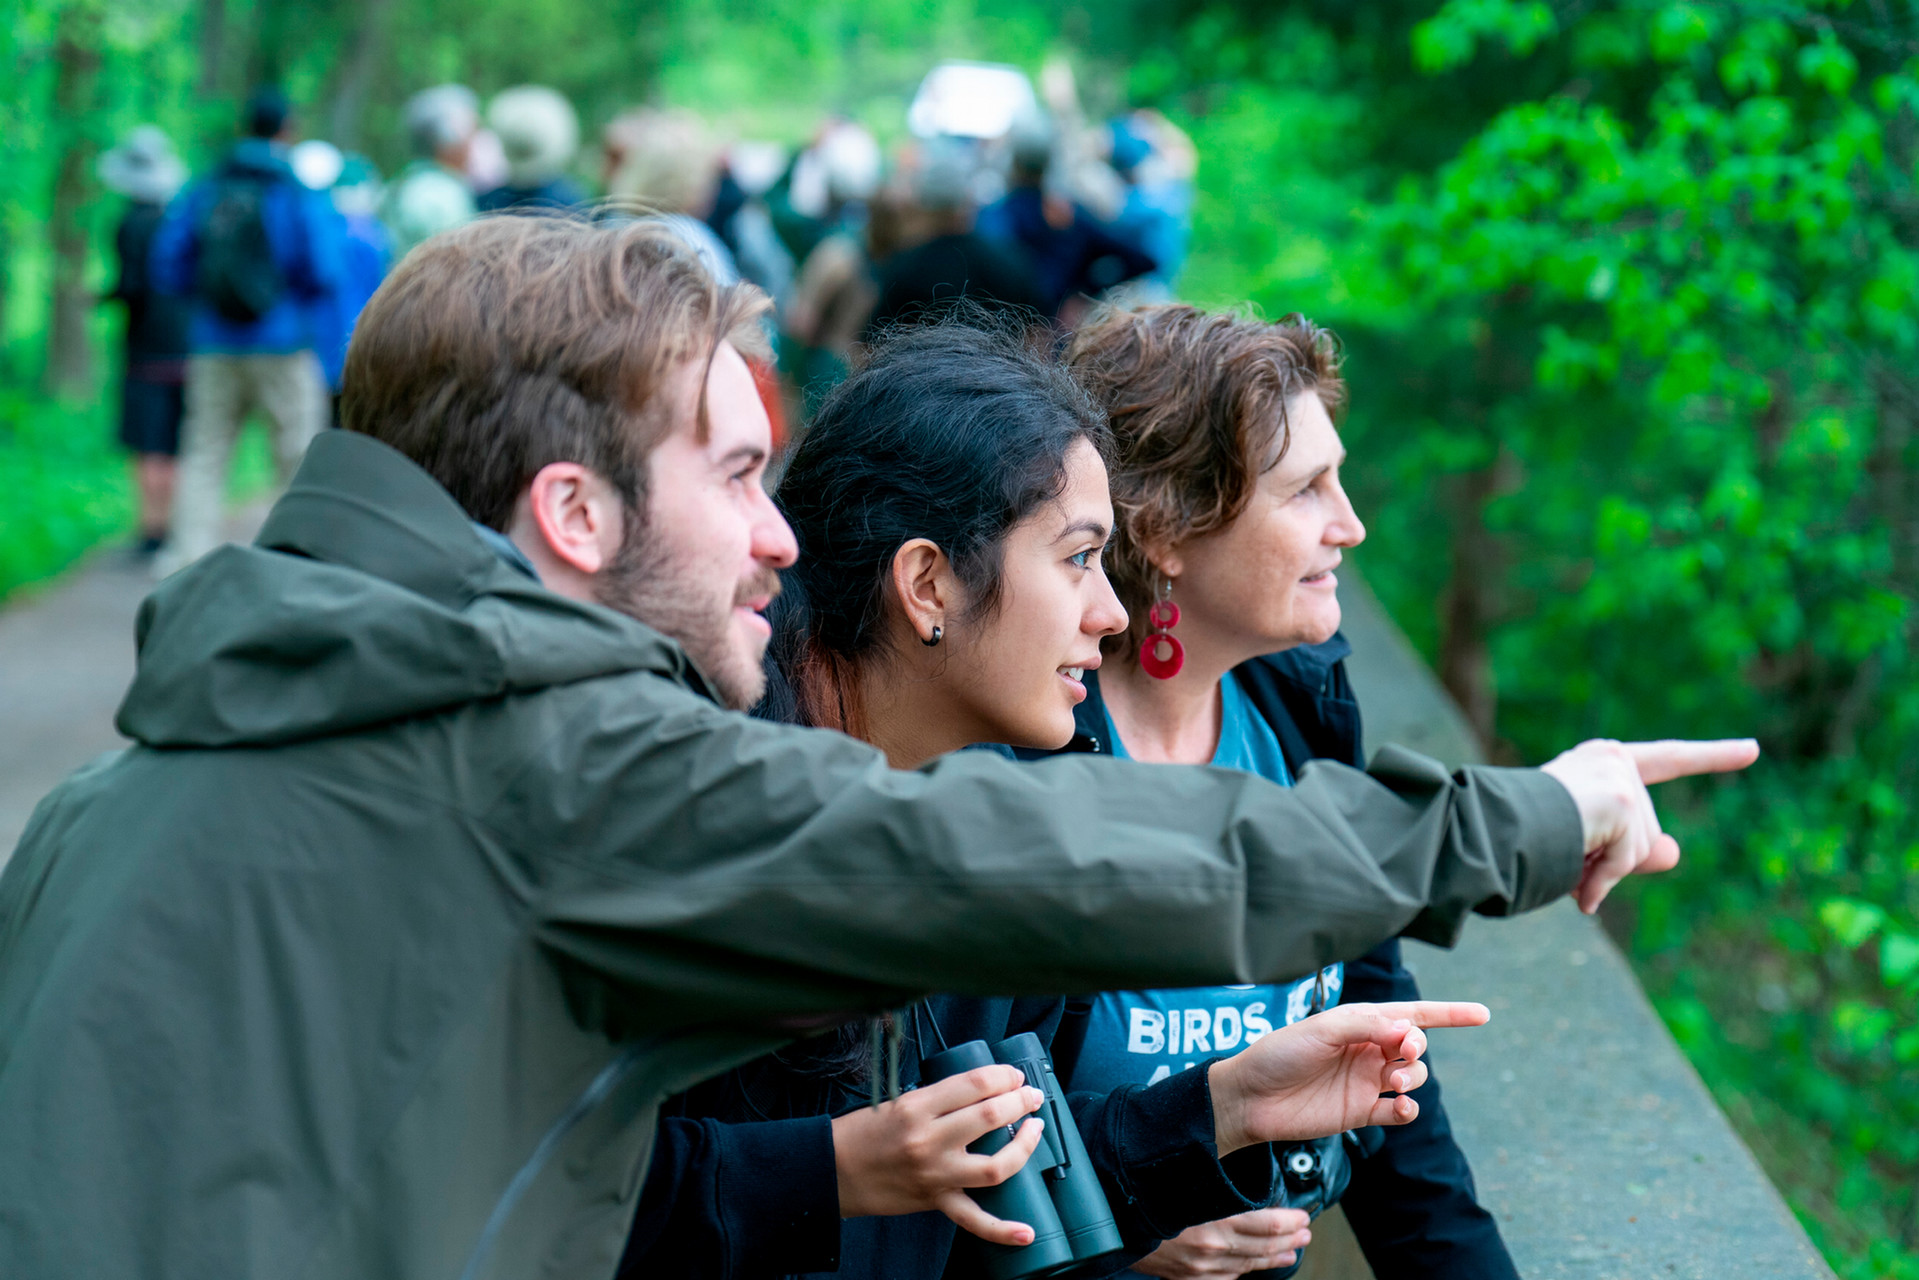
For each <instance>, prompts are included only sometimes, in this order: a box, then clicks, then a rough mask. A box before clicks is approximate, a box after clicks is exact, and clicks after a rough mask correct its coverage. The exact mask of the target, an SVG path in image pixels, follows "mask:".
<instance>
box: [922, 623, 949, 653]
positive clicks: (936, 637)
mask: <svg viewBox="0 0 1919 1280" xmlns="http://www.w3.org/2000/svg"><path fill="white" fill-rule="evenodd" d="M945 635H946V631H945V629H944V628H942V627H934V628H933V635H932V638H930V639H927V640H922V641H920V643H921V644H923V645H925V646H926V647H927V648H929V649H931V648H932V647H933V646H934V645H936V644H938V643H939V642H940V640H941V638H942V637H944V636H945Z"/></svg>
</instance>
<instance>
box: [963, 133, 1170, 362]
mask: <svg viewBox="0 0 1919 1280" xmlns="http://www.w3.org/2000/svg"><path fill="white" fill-rule="evenodd" d="M1007 141H1008V143H1009V144H1010V146H1011V151H1012V156H1011V161H1012V163H1011V172H1010V173H1009V175H1008V190H1007V192H1006V194H1005V195H1004V196H1002V197H1001V198H1000V199H998V200H996V201H994V202H993V203H992V204H990V205H988V206H987V207H986V208H985V209H983V210H981V211H980V215H979V231H980V234H981V235H983V236H985V237H987V238H988V239H990V240H995V241H997V242H999V243H1001V244H1005V245H1017V246H1019V247H1020V248H1021V249H1022V250H1023V251H1024V252H1025V254H1026V258H1027V260H1028V261H1029V262H1031V263H1032V264H1033V278H1034V282H1035V284H1036V285H1037V286H1038V289H1039V292H1040V297H1041V308H1042V310H1044V311H1045V313H1046V314H1047V315H1048V316H1051V317H1054V318H1055V319H1059V320H1061V321H1063V322H1064V323H1065V324H1066V326H1067V327H1068V328H1070V327H1072V324H1073V322H1074V321H1076V320H1077V319H1078V317H1079V315H1080V314H1082V313H1083V311H1084V309H1085V305H1086V303H1087V302H1088V301H1089V300H1090V299H1094V298H1098V297H1100V296H1101V295H1103V294H1104V293H1106V291H1107V290H1109V289H1112V288H1114V287H1115V286H1117V285H1120V284H1123V283H1125V282H1126V281H1128V280H1132V279H1134V278H1136V277H1138V276H1142V275H1145V274H1147V273H1148V272H1150V271H1152V270H1154V269H1155V268H1156V267H1157V265H1158V264H1157V263H1156V262H1155V261H1154V259H1153V258H1152V257H1151V256H1149V255H1148V254H1147V253H1146V252H1145V251H1144V250H1143V249H1142V248H1141V247H1140V246H1139V245H1138V244H1137V243H1135V242H1133V241H1131V240H1128V239H1126V238H1124V237H1121V236H1119V235H1116V234H1114V233H1113V232H1112V231H1111V230H1109V229H1107V228H1106V227H1105V226H1103V225H1102V224H1101V223H1100V221H1099V219H1097V218H1095V217H1094V216H1093V215H1092V213H1091V212H1089V211H1088V210H1087V209H1086V208H1085V206H1084V205H1082V204H1080V203H1079V201H1077V200H1075V199H1074V198H1073V197H1072V195H1071V194H1069V193H1068V192H1067V190H1066V189H1065V188H1064V186H1063V185H1062V184H1060V183H1058V182H1054V181H1052V180H1051V179H1052V178H1053V176H1054V175H1053V170H1054V168H1055V165H1054V153H1055V151H1056V149H1057V146H1058V137H1057V131H1056V130H1055V129H1054V127H1053V122H1052V120H1051V119H1050V118H1049V117H1047V116H1046V115H1045V114H1044V113H1042V112H1040V111H1037V110H1034V111H1029V112H1026V113H1023V114H1022V115H1021V116H1020V118H1019V119H1017V120H1015V121H1014V124H1013V128H1012V131H1011V133H1010V134H1009V135H1008V139H1007Z"/></svg>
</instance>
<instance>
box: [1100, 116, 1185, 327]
mask: <svg viewBox="0 0 1919 1280" xmlns="http://www.w3.org/2000/svg"><path fill="white" fill-rule="evenodd" d="M1107 137H1108V146H1109V148H1110V150H1109V151H1108V153H1107V160H1108V161H1109V163H1110V164H1111V165H1112V167H1113V169H1114V171H1115V172H1117V173H1118V174H1119V176H1120V177H1121V178H1122V179H1124V180H1125V183H1126V192H1125V199H1124V201H1123V203H1122V204H1121V206H1120V211H1119V214H1118V216H1116V217H1115V218H1114V219H1113V224H1112V227H1113V232H1114V234H1116V235H1118V236H1120V237H1121V238H1122V239H1125V240H1127V241H1129V242H1131V243H1132V244H1134V245H1136V246H1137V247H1138V248H1139V249H1140V250H1141V251H1143V252H1144V253H1145V254H1146V256H1147V257H1149V258H1151V259H1152V260H1153V262H1154V266H1153V269H1152V270H1151V271H1150V272H1148V273H1147V274H1146V275H1145V276H1143V277H1142V278H1140V279H1139V280H1136V281H1134V282H1133V284H1132V287H1131V288H1130V290H1129V293H1130V295H1131V298H1132V300H1133V301H1135V302H1170V301H1172V298H1173V293H1174V290H1175V289H1176V288H1178V286H1179V273H1180V269H1181V268H1182V267H1184V266H1185V265H1186V246H1187V242H1188V241H1189V240H1190V239H1191V237H1192V230H1193V183H1194V179H1195V178H1196V176H1197V175H1198V172H1199V152H1198V150H1197V149H1196V148H1195V147H1194V146H1193V142H1192V139H1190V138H1188V137H1187V136H1186V134H1185V133H1184V132H1183V131H1182V130H1181V129H1180V128H1179V126H1178V125H1175V124H1174V123H1173V122H1172V121H1171V120H1168V119H1167V118H1166V117H1165V116H1163V115H1161V114H1160V113H1159V112H1157V111H1135V112H1133V113H1131V114H1130V115H1126V116H1122V117H1121V118H1119V119H1117V120H1114V121H1113V122H1112V123H1111V124H1109V125H1108V126H1107Z"/></svg>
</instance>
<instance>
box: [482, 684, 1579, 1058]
mask: <svg viewBox="0 0 1919 1280" xmlns="http://www.w3.org/2000/svg"><path fill="white" fill-rule="evenodd" d="M560 694H564V695H565V696H559V695H560ZM541 717H550V719H547V720H544V721H543V720H541V719H540V718H541ZM515 723H516V728H517V729H518V730H519V731H521V732H524V731H525V730H527V729H532V730H533V731H535V732H540V731H541V730H542V729H543V728H545V727H549V726H550V730H551V731H550V732H541V734H540V737H538V738H533V739H530V740H531V741H536V742H539V743H540V745H539V746H538V747H537V748H535V749H534V750H533V756H532V758H531V759H530V760H527V761H526V762H525V763H524V766H523V768H522V769H521V770H520V773H519V776H518V778H517V779H510V780H508V781H506V782H505V784H504V785H503V786H502V787H501V788H500V790H499V792H498V794H499V799H498V800H497V802H496V803H494V804H492V805H490V806H489V807H488V809H487V811H486V821H487V823H488V825H489V826H491V827H493V828H494V829H495V830H498V831H501V832H504V833H509V834H508V838H507V842H506V843H507V844H508V845H509V846H511V847H510V849H508V848H503V849H502V850H501V852H500V855H499V856H501V857H503V858H509V857H513V858H519V859H521V860H522V861H521V864H520V865H519V866H515V867H504V866H503V867H502V868H501V870H502V873H503V874H504V875H507V876H510V877H511V878H512V880H513V882H515V883H520V884H523V885H526V886H527V890H528V893H529V897H530V902H529V907H530V909H531V911H532V914H533V923H534V927H535V928H536V929H537V931H538V936H539V938H540V940H541V942H542V943H543V944H544V945H545V946H547V947H549V948H551V949H552V950H553V951H554V952H555V953H556V955H558V956H562V957H565V958H567V959H568V960H570V961H571V962H573V963H574V964H577V965H579V966H581V967H583V968H584V969H585V970H587V971H590V972H596V973H598V974H600V975H601V976H602V977H604V978H605V979H607V980H609V981H610V982H611V983H612V984H613V986H614V987H616V988H620V987H627V988H638V989H640V990H643V991H644V992H645V993H646V995H647V1003H648V1007H649V1011H650V1012H651V1013H652V1014H654V1015H656V1016H657V1017H659V1018H661V1019H664V1020H665V1025H666V1026H669V1027H670V1026H672V1025H675V1024H678V1025H690V1024H692V1023H694V1022H706V1023H709V1024H710V1023H711V1022H713V1021H714V1020H719V1021H721V1022H728V1023H733V1024H735V1025H738V1023H739V1022H740V1020H742V1019H744V1020H747V1021H750V1022H754V1023H757V1024H758V1025H761V1026H766V1025H769V1024H770V1023H772V1022H774V1021H777V1020H780V1019H783V1018H792V1017H796V1016H805V1015H817V1014H821V1013H835V1014H839V1015H841V1016H844V1015H845V1014H846V1013H848V1012H849V1011H852V1010H855V1009H862V1008H864V1009H874V1008H885V1007H898V1005H899V1004H901V1003H903V1002H904V1001H905V1000H906V999H908V998H916V997H918V996H920V995H923V994H925V993H927V992H931V991H950V992H954V993H956V994H964V995H989V994H990V995H1021V994H1044V993H1047V992H1057V991H1091V990H1107V989H1117V988H1135V987H1154V986H1174V987H1177V986H1200V985H1206V984H1211V983H1220V982H1257V981H1272V980H1277V979H1279V978H1281V977H1283V976H1285V975H1288V974H1297V973H1307V972H1311V971H1312V970H1313V969H1315V968H1317V967H1319V966H1322V965H1324V964H1327V963H1330V962H1331V961H1333V960H1337V959H1345V958H1350V957H1353V956H1357V955H1361V954H1364V953H1365V952H1366V951H1367V950H1369V949H1370V948H1372V947H1374V946H1376V945H1378V943H1380V942H1381V941H1383V940H1384V939H1386V938H1389V937H1393V936H1395V935H1397V934H1399V933H1400V932H1401V931H1402V930H1403V931H1407V932H1410V933H1412V934H1413V935H1414V936H1417V937H1423V938H1428V939H1433V940H1437V941H1441V942H1450V941H1451V940H1452V939H1453V937H1454V936H1455V935H1456V933H1457V931H1458V929H1459V927H1460V924H1461V921H1462V920H1463V918H1464V917H1465V915H1466V914H1467V913H1468V912H1470V911H1474V910H1478V911H1481V912H1486V913H1489V914H1496V915H1497V914H1506V913H1509V912H1513V911H1520V910H1526V909H1529V908H1532V907H1536V906H1540V905H1543V904H1545V903H1547V902H1550V901H1552V900H1553V899H1555V898H1557V897H1559V896H1560V895H1562V894H1564V893H1565V892H1566V891H1567V890H1568V889H1570V888H1571V887H1572V885H1573V883H1574V881H1575V879H1576V878H1577V876H1578V873H1579V871H1580V868H1581V865H1582V861H1583V859H1582V838H1581V830H1580V823H1579V818H1578V814H1577V811H1576V810H1575V808H1574V806H1573V803H1572V800H1571V798H1570V796H1569V795H1568V794H1567V793H1566V791H1565V790H1564V789H1563V788H1562V787H1561V786H1560V785H1559V784H1558V783H1557V782H1555V781H1553V780H1552V779H1551V778H1549V777H1547V776H1545V775H1542V774H1540V773H1538V772H1536V771H1533V770H1513V769H1493V768H1468V769H1465V770H1462V771H1461V772H1460V773H1459V774H1458V775H1456V776H1449V775H1448V774H1447V772H1446V770H1445V769H1444V768H1443V767H1442V766H1440V765H1438V764H1437V763H1435V762H1433V761H1431V760H1428V759H1426V758H1424V757H1421V756H1417V755H1413V754H1411V753H1408V752H1405V751H1403V750H1398V749H1395V748H1388V749H1386V750H1385V751H1383V752H1381V753H1380V756H1379V758H1378V759H1377V760H1376V761H1375V762H1374V764H1373V768H1372V772H1371V774H1370V776H1369V775H1368V774H1365V773H1361V772H1360V771H1358V770H1356V769H1353V768H1350V767H1347V766H1344V765H1338V764H1329V763H1315V764H1313V765H1311V766H1310V767H1308V768H1307V769H1306V770H1305V772H1304V773H1303V774H1302V776H1301V777H1300V780H1299V783H1298V785H1297V786H1295V787H1292V788H1290V789H1288V788H1283V787H1278V786H1275V785H1273V784H1271V783H1269V782H1266V781H1264V780H1262V779H1259V778H1256V777H1253V776H1252V775H1250V774H1244V773H1238V772H1235V771H1232V770H1224V769H1211V768H1201V767H1192V768H1186V767H1172V766H1166V765H1146V764H1135V763H1132V762H1129V761H1120V760H1110V759H1086V758H1075V757H1060V758H1056V759H1051V760H1045V761H1041V762H1039V763H1036V764H1016V763H1013V762H1011V761H1007V760H1004V759H1001V758H999V757H996V756H994V755H992V754H989V753H986V752H971V751H968V752H957V753H954V754H952V755H949V756H947V757H944V758H942V759H941V760H939V761H937V762H935V763H934V764H932V765H930V766H928V767H927V768H925V769H923V770H920V771H916V772H905V771H898V770H893V769H889V768H888V767H887V766H886V763H885V760H884V758H883V757H881V756H880V754H879V753H878V752H876V751H874V750H873V749H872V748H870V747H868V746H866V745H864V744H862V743H859V742H856V741H854V740H853V739H851V738H847V737H845V736H843V735H840V734H835V733H830V732H825V731H820V730H810V729H800V728H794V727H791V726H785V725H776V724H770V723H768V722H765V721H760V720H754V719H751V718H749V717H747V716H744V715H738V714H735V713H731V712H726V711H723V710H721V709H719V708H718V707H716V706H714V705H713V704H712V703H711V702H708V701H707V700H705V699H703V698H700V697H698V696H697V695H695V694H693V693H691V692H689V691H687V690H686V689H684V688H683V687H681V686H679V685H676V684H674V683H672V682H670V681H668V680H667V679H665V678H664V677H661V676H656V675H633V676H622V677H618V678H616V679H613V680H607V681H589V682H582V683H581V684H580V685H577V686H569V687H568V688H567V689H565V690H561V691H555V692H553V693H549V694H547V695H544V696H543V697H542V698H541V699H540V706H539V708H538V716H537V717H536V718H535V723H532V724H528V723H527V722H525V721H518V720H516V722H515ZM521 740H522V741H526V740H529V739H524V738H523V739H521ZM529 879H530V883H529Z"/></svg>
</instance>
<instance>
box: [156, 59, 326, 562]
mask: <svg viewBox="0 0 1919 1280" xmlns="http://www.w3.org/2000/svg"><path fill="white" fill-rule="evenodd" d="M243 124H244V133H245V136H244V137H242V138H241V139H240V141H239V142H238V143H236V144H235V145H234V147H233V148H232V149H231V150H230V151H229V152H228V153H227V155H226V157H225V158H224V159H223V160H221V162H220V164H219V165H218V167H216V168H215V170H214V172H213V173H211V174H210V175H208V176H206V177H204V178H202V179H200V180H199V181H196V182H195V183H194V184H193V185H192V186H190V187H188V188H187V190H186V192H185V193H184V194H182V195H181V196H180V197H179V198H178V199H177V200H175V201H174V202H173V205H172V207H171V208H169V209H168V211H167V217H166V220H165V221H164V222H163V223H162V224H161V226H160V230H159V232H158V234H156V235H155V236H154V240H153V248H152V251H151V257H150V264H149V265H150V267H151V270H152V278H153V283H154V285H155V287H157V288H158V289H160V290H162V291H163V292H166V293H171V294H174V295H175V296H178V297H184V298H190V299H191V300H192V303H191V315H190V317H189V319H188V343H189V346H190V349H191V354H190V355H189V356H188V358H187V381H186V418H185V423H184V426H183V429H182V433H181V434H182V438H181V444H180V463H179V472H178V477H177V480H176V482H175V486H174V494H173V518H172V526H171V528H170V530H169V532H168V537H167V543H166V546H165V547H164V548H162V550H161V552H160V554H159V555H158V556H157V557H156V559H155V569H156V571H157V572H159V573H161V574H163V575H164V574H167V573H171V572H172V571H174V570H175V569H179V568H181V567H182V566H184V565H186V564H188V563H189V562H191V561H193V560H196V559H198V558H199V557H200V556H202V555H204V554H206V553H207V552H208V551H211V550H212V549H213V548H214V547H215V546H217V545H219V542H220V535H221V525H222V522H223V518H224V505H225V496H226V482H227V468H228V464H229V462H230V460H231V457H232V452H233V444H234V441H235V439H236V438H237V437H238V436H239V434H240V429H241V427H242V426H244V425H245V423H246V419H247V415H248V414H249V413H250V412H252V411H253V410H255V409H258V410H260V411H262V412H264V413H265V414H266V416H267V417H268V419H270V420H271V422H272V424H273V431H274V449H273V451H274V460H275V462H276V463H277V464H278V467H279V470H280V475H281V479H282V480H284V479H286V478H287V477H288V476H290V475H292V473H293V468H294V466H295V465H296V464H298V462H299V461H300V458H301V455H302V454H304V453H305V452H306V447H307V444H308V442H309V441H311V440H312V439H313V437H314V436H315V435H316V434H318V433H319V432H320V430H321V429H322V428H324V427H325V426H326V422H327V392H326V382H325V379H324V377H323V376H322V373H321V369H320V362H319V360H318V359H317V358H316V356H315V354H314V333H313V323H312V317H313V314H314V312H315V310H316V308H319V307H321V306H324V305H326V304H327V301H328V300H329V299H330V298H331V297H332V295H333V294H334V293H336V292H337V291H338V290H339V288H340V286H341V283H342V280H343V274H344V270H345V261H344V259H345V238H346V237H345V231H344V225H343V223H342V220H341V218H340V215H339V214H338V213H336V212H334V209H333V205H332V203H331V202H330V201H328V199H327V198H326V197H325V196H323V195H321V194H319V193H318V192H314V191H310V190H308V189H307V188H306V187H305V186H303V185H302V184H301V182H300V180H299V179H298V178H297V177H296V176H295V175H294V172H293V169H292V167H291V166H290V165H289V164H288V162H287V143H288V142H289V141H290V139H291V134H292V122H291V114H290V111H289V108H288V104H287V100H286V96H285V95H284V94H283V93H281V92H280V91H279V90H278V89H273V88H267V89H260V90H257V91H256V92H255V93H254V94H253V96H252V97H251V98H250V99H249V100H248V102H247V106H246V111H245V116H244V121H243Z"/></svg>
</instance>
